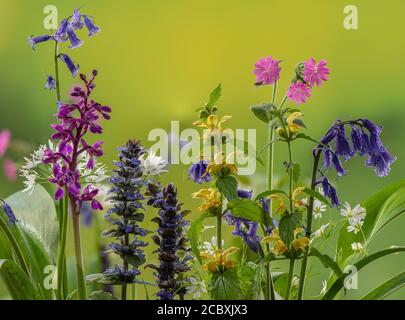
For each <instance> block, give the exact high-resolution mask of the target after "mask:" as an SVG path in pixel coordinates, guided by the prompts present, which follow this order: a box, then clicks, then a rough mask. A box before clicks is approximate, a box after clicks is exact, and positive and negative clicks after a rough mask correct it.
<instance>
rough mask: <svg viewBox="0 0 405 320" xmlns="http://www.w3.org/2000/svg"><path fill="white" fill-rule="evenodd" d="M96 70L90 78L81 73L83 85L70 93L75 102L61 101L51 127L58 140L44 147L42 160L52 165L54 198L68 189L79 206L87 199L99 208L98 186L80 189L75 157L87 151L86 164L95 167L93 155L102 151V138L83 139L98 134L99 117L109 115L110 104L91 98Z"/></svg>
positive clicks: (108, 116)
mask: <svg viewBox="0 0 405 320" xmlns="http://www.w3.org/2000/svg"><path fill="white" fill-rule="evenodd" d="M96 75H97V71H95V70H94V71H93V72H92V75H91V77H90V78H89V79H87V77H86V76H85V75H83V74H82V75H80V78H81V79H82V80H83V83H84V87H83V88H82V87H79V86H75V87H74V88H73V90H72V92H71V93H70V95H71V97H72V98H73V99H74V100H75V102H74V103H61V104H60V105H59V110H58V112H57V114H56V117H57V119H58V120H59V122H58V123H56V124H53V125H52V126H51V127H52V128H53V129H54V130H55V133H54V134H53V135H52V137H51V138H52V139H55V140H57V141H58V146H57V149H56V150H51V149H46V150H44V152H43V158H42V161H43V162H44V163H45V164H50V165H52V167H53V175H52V176H51V178H50V179H49V180H50V182H52V183H53V184H55V185H56V187H57V189H56V192H55V199H56V200H59V199H61V198H62V197H63V196H64V193H65V190H67V192H68V194H69V197H70V199H73V200H75V201H76V202H77V204H78V205H79V207H80V206H81V205H82V204H83V202H87V201H88V202H90V203H91V206H92V208H93V209H94V210H101V209H102V206H101V204H100V203H99V202H98V201H97V200H96V199H95V197H96V195H97V193H98V189H97V188H94V187H93V186H92V185H91V184H89V185H87V186H86V187H85V188H84V189H83V190H82V186H81V181H80V180H81V179H80V178H81V177H80V172H79V170H78V168H77V160H78V157H79V156H81V155H82V154H83V153H84V154H87V156H88V162H87V164H86V165H87V168H88V169H92V168H94V163H95V158H97V157H100V156H102V155H103V150H102V144H103V143H102V141H96V142H95V143H94V144H92V145H91V144H89V143H88V142H87V141H86V140H85V136H86V134H88V133H93V134H101V133H102V132H103V129H102V127H101V126H100V124H99V122H100V118H104V119H106V120H108V119H110V115H109V113H110V112H111V108H110V107H108V106H103V105H101V104H99V103H97V102H95V101H94V100H92V99H91V98H90V96H91V93H92V91H93V90H94V88H95V84H94V79H95V77H96Z"/></svg>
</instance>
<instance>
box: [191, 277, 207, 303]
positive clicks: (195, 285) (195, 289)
mask: <svg viewBox="0 0 405 320" xmlns="http://www.w3.org/2000/svg"><path fill="white" fill-rule="evenodd" d="M188 280H189V281H190V285H189V286H188V287H186V290H187V293H192V294H193V299H199V298H200V297H201V294H202V293H207V288H206V287H205V281H204V280H201V281H198V280H197V279H196V278H195V277H191V278H189V279H188Z"/></svg>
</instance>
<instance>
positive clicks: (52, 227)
mask: <svg viewBox="0 0 405 320" xmlns="http://www.w3.org/2000/svg"><path fill="white" fill-rule="evenodd" d="M5 201H6V202H7V203H8V204H9V205H10V206H11V208H13V211H14V213H15V215H16V217H17V219H18V221H19V224H20V225H21V226H22V228H23V229H24V230H25V231H26V232H27V233H28V234H31V235H32V236H33V237H34V238H36V239H37V240H38V241H40V242H41V243H42V244H43V246H44V248H45V249H46V251H47V252H48V253H49V255H50V256H51V258H52V260H53V261H55V260H56V256H57V251H58V239H59V225H58V221H57V215H56V209H55V203H54V201H53V199H52V198H51V196H50V195H49V193H48V192H47V191H46V190H45V189H44V188H43V187H42V186H41V185H36V186H35V188H34V190H33V192H32V194H31V195H30V194H29V193H28V192H22V191H19V192H17V193H14V194H13V195H11V196H10V197H8V198H7V199H6V200H5Z"/></svg>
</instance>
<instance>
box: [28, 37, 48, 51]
mask: <svg viewBox="0 0 405 320" xmlns="http://www.w3.org/2000/svg"><path fill="white" fill-rule="evenodd" d="M51 39H53V38H52V37H51V36H50V35H47V34H46V35H43V36H38V37H32V36H29V37H28V43H29V44H30V46H31V48H32V49H33V50H35V46H36V45H37V44H38V43H42V42H46V41H49V40H51Z"/></svg>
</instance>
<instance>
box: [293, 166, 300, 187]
mask: <svg viewBox="0 0 405 320" xmlns="http://www.w3.org/2000/svg"><path fill="white" fill-rule="evenodd" d="M292 175H293V181H294V185H295V186H297V185H298V181H299V180H300V176H301V166H300V164H299V163H293V165H292Z"/></svg>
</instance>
